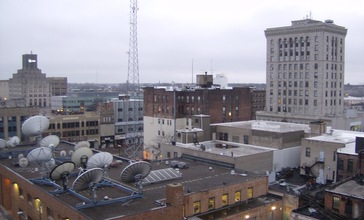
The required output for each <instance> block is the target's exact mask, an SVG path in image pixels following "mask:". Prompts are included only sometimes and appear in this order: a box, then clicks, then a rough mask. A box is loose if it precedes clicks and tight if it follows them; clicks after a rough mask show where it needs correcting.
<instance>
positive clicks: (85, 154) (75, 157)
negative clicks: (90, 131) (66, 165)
mask: <svg viewBox="0 0 364 220" xmlns="http://www.w3.org/2000/svg"><path fill="white" fill-rule="evenodd" d="M92 154H93V153H92V150H91V149H90V148H88V147H81V148H78V149H77V150H76V151H75V152H73V154H72V157H71V160H72V162H73V163H75V164H76V166H77V167H80V166H81V165H82V166H83V167H86V164H87V161H88V159H89V158H90V157H91V156H92Z"/></svg>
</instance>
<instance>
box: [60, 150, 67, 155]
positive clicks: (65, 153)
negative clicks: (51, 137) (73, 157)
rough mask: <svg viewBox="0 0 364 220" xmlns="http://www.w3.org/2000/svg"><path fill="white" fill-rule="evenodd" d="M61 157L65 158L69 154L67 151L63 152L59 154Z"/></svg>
mask: <svg viewBox="0 0 364 220" xmlns="http://www.w3.org/2000/svg"><path fill="white" fill-rule="evenodd" d="M59 155H61V157H65V156H66V155H67V152H66V151H65V150H61V152H59Z"/></svg>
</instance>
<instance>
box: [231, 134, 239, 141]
mask: <svg viewBox="0 0 364 220" xmlns="http://www.w3.org/2000/svg"><path fill="white" fill-rule="evenodd" d="M232 141H233V142H235V143H239V136H235V135H233V136H232Z"/></svg>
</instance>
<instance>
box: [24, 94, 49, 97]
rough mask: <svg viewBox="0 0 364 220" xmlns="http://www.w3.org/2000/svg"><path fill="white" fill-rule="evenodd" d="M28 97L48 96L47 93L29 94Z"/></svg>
mask: <svg viewBox="0 0 364 220" xmlns="http://www.w3.org/2000/svg"><path fill="white" fill-rule="evenodd" d="M28 97H47V95H46V94H34V95H33V94H29V95H28Z"/></svg>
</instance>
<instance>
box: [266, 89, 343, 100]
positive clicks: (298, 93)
mask: <svg viewBox="0 0 364 220" xmlns="http://www.w3.org/2000/svg"><path fill="white" fill-rule="evenodd" d="M287 91H288V92H287ZM292 91H293V93H292ZM309 93H310V91H309V90H290V89H289V90H286V89H284V90H281V89H278V92H277V95H284V96H286V95H288V96H292V95H293V96H303V94H305V96H306V97H308V96H309ZM269 94H270V95H271V96H273V95H274V92H273V89H271V90H270V92H269ZM313 96H314V97H317V96H318V91H317V90H314V91H313ZM325 97H329V91H325ZM330 97H336V91H335V90H331V91H330ZM339 97H341V90H339ZM270 100H272V98H271V99H270ZM271 103H272V102H271Z"/></svg>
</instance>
